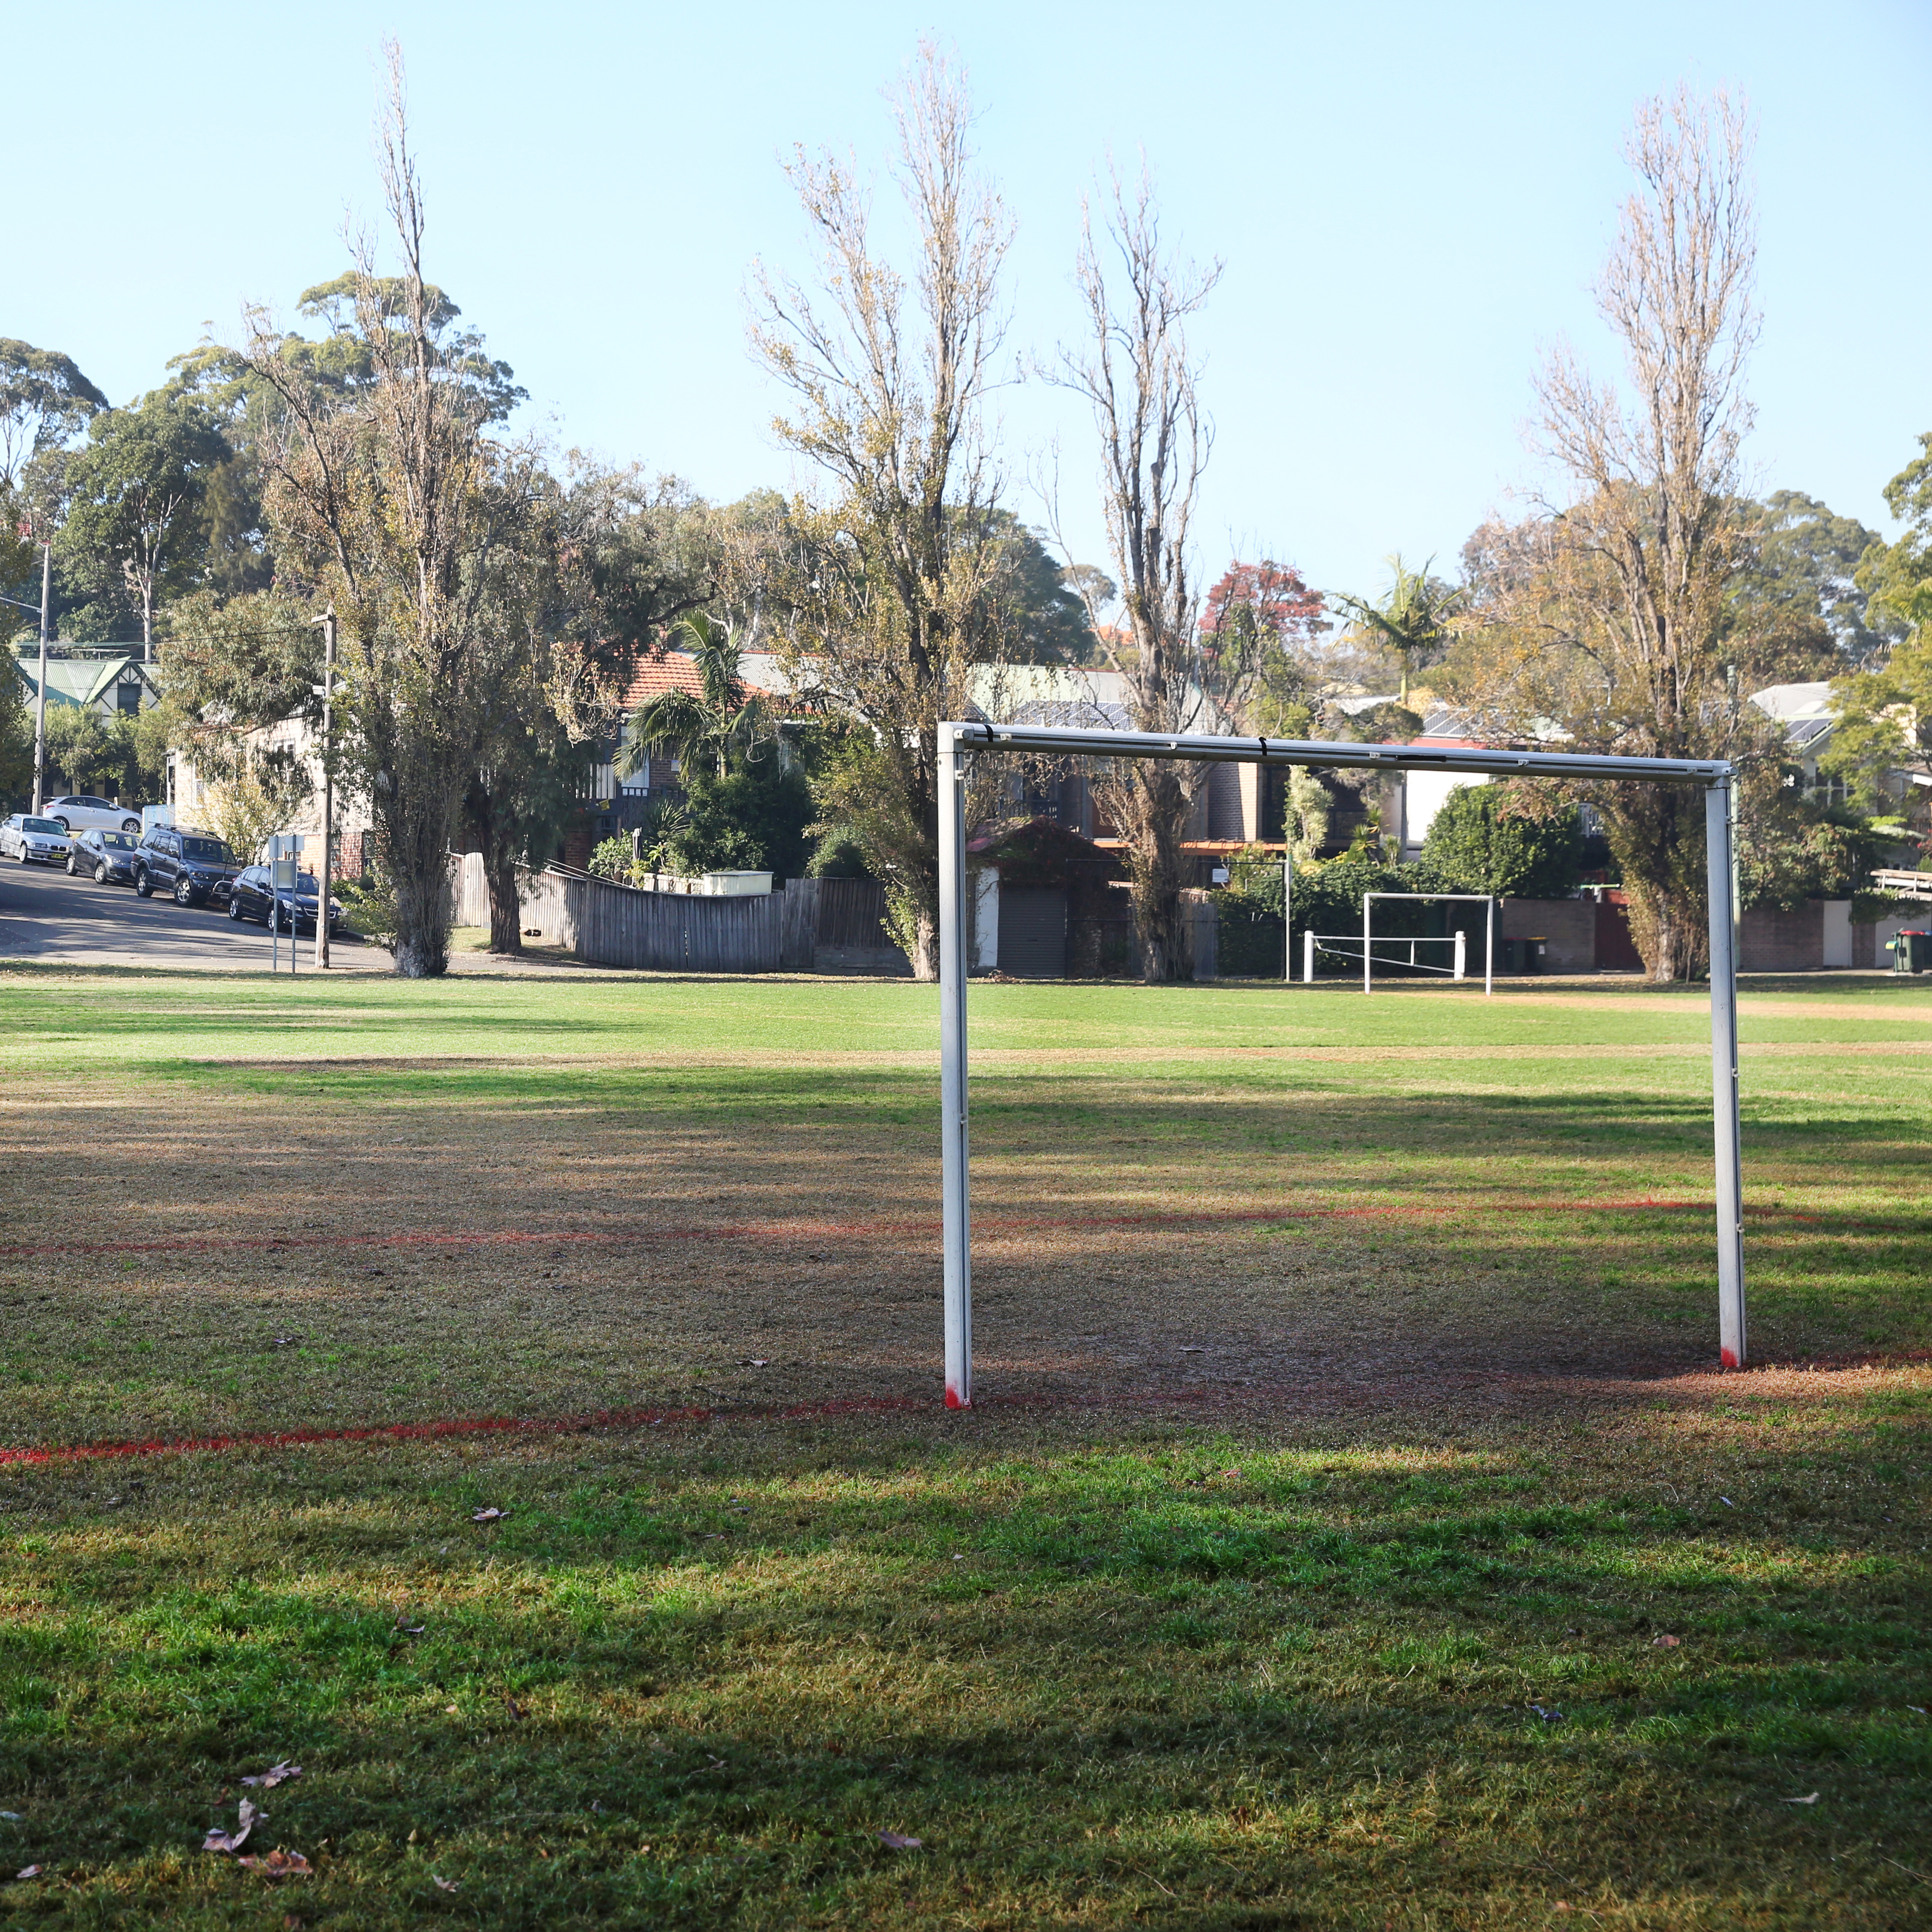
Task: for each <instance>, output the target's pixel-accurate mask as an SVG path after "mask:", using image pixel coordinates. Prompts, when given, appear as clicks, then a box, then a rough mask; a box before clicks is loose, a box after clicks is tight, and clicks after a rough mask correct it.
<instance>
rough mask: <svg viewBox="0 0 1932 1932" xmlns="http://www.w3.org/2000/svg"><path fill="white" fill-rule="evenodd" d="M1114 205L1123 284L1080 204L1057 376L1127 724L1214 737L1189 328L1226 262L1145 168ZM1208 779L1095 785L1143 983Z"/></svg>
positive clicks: (1118, 767)
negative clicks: (1080, 405) (1070, 340)
mask: <svg viewBox="0 0 1932 1932" xmlns="http://www.w3.org/2000/svg"><path fill="white" fill-rule="evenodd" d="M1109 202H1110V208H1109V214H1108V217H1107V220H1106V226H1105V232H1104V243H1105V245H1106V246H1107V247H1108V248H1110V249H1111V251H1112V254H1114V255H1115V256H1116V257H1118V264H1117V272H1118V277H1119V281H1118V284H1116V285H1110V284H1109V269H1108V265H1107V263H1106V262H1105V261H1104V260H1103V240H1102V239H1097V237H1096V236H1095V233H1094V221H1093V214H1092V210H1091V206H1090V207H1089V208H1087V209H1086V210H1085V211H1084V215H1083V220H1082V229H1081V243H1080V251H1079V256H1078V257H1077V260H1076V269H1075V275H1076V281H1077V284H1078V285H1079V290H1080V293H1081V296H1082V300H1083V302H1085V307H1086V311H1087V324H1088V333H1087V338H1086V340H1085V342H1084V343H1083V344H1082V345H1081V346H1080V347H1079V348H1078V349H1075V350H1062V351H1061V356H1060V362H1059V368H1058V374H1057V376H1056V377H1055V380H1058V381H1059V382H1060V383H1062V384H1064V386H1066V387H1067V388H1069V389H1073V390H1074V391H1076V392H1077V393H1078V394H1079V395H1082V396H1084V397H1085V398H1086V399H1087V401H1088V404H1090V406H1091V408H1092V410H1093V412H1094V427H1095V428H1096V429H1097V431H1098V432H1099V435H1100V492H1101V501H1102V504H1103V508H1104V510H1105V513H1106V526H1107V541H1108V545H1109V549H1110V550H1111V552H1112V562H1113V565H1114V568H1115V574H1117V576H1118V578H1119V580H1120V589H1119V592H1118V595H1119V596H1120V598H1121V607H1122V610H1123V613H1124V616H1125V619H1126V628H1127V633H1128V640H1129V643H1130V646H1131V650H1132V661H1130V662H1129V663H1127V664H1124V667H1123V668H1124V673H1125V676H1126V678H1127V691H1128V693H1129V703H1130V708H1131V709H1132V711H1133V724H1134V728H1135V729H1136V730H1141V731H1193V730H1213V729H1214V728H1216V727H1217V725H1218V724H1225V723H1226V721H1228V720H1229V718H1231V717H1232V715H1233V713H1234V712H1235V710H1236V709H1238V705H1239V701H1240V698H1241V694H1242V691H1243V688H1244V682H1245V681H1246V675H1247V674H1245V673H1244V671H1243V670H1242V669H1241V667H1238V666H1236V665H1235V664H1232V662H1223V661H1214V660H1210V659H1209V658H1205V657H1204V655H1203V653H1202V651H1201V649H1200V648H1199V637H1198V635H1197V625H1198V622H1199V615H1200V592H1199V589H1197V587H1196V583H1195V580H1194V576H1193V554H1192V551H1191V549H1190V526H1191V524H1192V522H1193V513H1194V505H1195V501H1196V497H1197V496H1198V494H1199V490H1200V484H1201V475H1202V469H1203V468H1204V467H1205V465H1206V463H1207V460H1208V452H1209V449H1210V448H1211V446H1212V443H1213V441H1214V434H1213V431H1212V428H1211V426H1210V425H1209V424H1208V422H1207V421H1206V419H1205V417H1204V416H1203V415H1202V410H1201V404H1200V397H1199V374H1200V370H1199V365H1198V364H1197V363H1196V362H1195V360H1194V359H1193V357H1192V356H1191V355H1190V351H1189V349H1188V346H1187V329H1186V325H1187V318H1188V317H1190V316H1191V315H1193V314H1195V312H1196V311H1197V310H1199V308H1200V307H1201V306H1202V304H1203V303H1204V302H1205V301H1206V300H1207V299H1208V296H1209V294H1210V293H1211V292H1212V291H1213V290H1214V285H1215V284H1216V283H1217V281H1220V275H1221V267H1220V263H1218V262H1217V263H1213V264H1211V266H1208V267H1207V268H1205V269H1202V268H1198V267H1196V266H1193V264H1191V263H1184V262H1181V261H1180V260H1177V259H1175V257H1173V256H1172V254H1170V253H1169V251H1167V250H1166V248H1165V247H1164V246H1163V242H1162V239H1161V233H1160V216H1159V214H1158V212H1157V210H1156V208H1155V205H1154V193H1153V189H1152V186H1151V183H1150V182H1149V181H1148V177H1147V175H1146V173H1145V170H1143V172H1142V176H1141V180H1140V183H1139V187H1138V189H1137V190H1136V193H1135V194H1134V196H1133V199H1131V200H1130V199H1129V197H1128V195H1127V190H1126V189H1125V188H1124V185H1123V184H1122V182H1121V178H1120V175H1119V174H1118V172H1117V171H1116V172H1113V173H1112V174H1111V175H1110V176H1109ZM1096 616H1097V613H1096ZM1204 783H1205V772H1204V771H1203V770H1202V769H1201V768H1199V767H1198V766H1187V765H1181V764H1171V763H1166V762H1165V761H1160V762H1154V761H1136V760H1119V761H1118V762H1116V763H1114V764H1112V766H1110V767H1109V769H1106V771H1104V772H1102V773H1101V774H1100V777H1099V780H1098V783H1097V793H1098V796H1099V799H1100V805H1101V808H1102V809H1103V811H1105V813H1106V816H1107V817H1108V819H1109V821H1110V822H1111V823H1112V824H1113V826H1115V829H1116V830H1117V831H1118V833H1119V835H1120V836H1121V840H1122V841H1123V843H1124V845H1125V847H1126V850H1127V870H1128V877H1129V878H1130V880H1131V882H1132V885H1133V902H1134V926H1135V931H1136V938H1137V939H1138V941H1139V947H1140V954H1141V972H1142V977H1143V978H1145V979H1146V980H1150V981H1151V980H1168V979H1172V978H1174V977H1175V976H1176V975H1177V974H1179V973H1180V972H1181V970H1182V968H1183V961H1184V948H1183V947H1182V945H1181V892H1182V890H1183V889H1184V887H1185V886H1187V883H1188V880H1187V865H1186V856H1185V854H1184V853H1183V852H1182V850H1181V844H1182V841H1183V840H1184V838H1185V837H1186V835H1187V822H1188V820H1189V817H1190V815H1191V814H1192V812H1193V808H1194V804H1195V801H1196V798H1197V797H1198V796H1199V793H1200V790H1201V787H1202V784H1204Z"/></svg>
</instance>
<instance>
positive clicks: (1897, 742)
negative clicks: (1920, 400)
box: [1819, 433, 1932, 811]
mask: <svg viewBox="0 0 1932 1932" xmlns="http://www.w3.org/2000/svg"><path fill="white" fill-rule="evenodd" d="M1885 507H1886V508H1888V510H1890V511H1891V514H1893V516H1894V517H1896V518H1897V520H1899V521H1900V523H1903V525H1904V526H1905V528H1904V529H1903V532H1901V533H1900V535H1899V538H1898V539H1897V541H1896V542H1895V543H1890V544H1873V546H1872V547H1871V548H1870V550H1867V552H1866V553H1865V556H1864V560H1863V562H1861V564H1860V565H1859V567H1858V586H1859V588H1860V589H1862V590H1864V592H1866V593H1867V595H1868V597H1869V598H1870V607H1869V608H1870V613H1871V615H1872V616H1873V619H1874V621H1875V622H1876V623H1878V624H1879V625H1886V624H1890V625H1895V626H1896V627H1897V631H1898V632H1899V638H1898V641H1897V643H1895V644H1894V646H1892V649H1891V653H1890V655H1888V656H1887V657H1886V658H1884V659H1883V660H1882V661H1880V662H1879V663H1877V664H1874V665H1873V666H1872V667H1871V668H1870V669H1868V670H1859V671H1854V672H1852V673H1850V674H1849V676H1845V677H1842V678H1840V679H1838V681H1837V682H1836V684H1835V686H1834V688H1833V693H1832V695H1833V699H1834V702H1835V706H1836V709H1837V711H1838V718H1839V724H1838V730H1836V732H1835V733H1833V735H1832V744H1831V747H1830V748H1829V751H1827V752H1826V754H1825V756H1824V757H1823V758H1822V759H1820V761H1819V762H1820V766H1821V768H1822V769H1824V770H1826V771H1827V772H1832V773H1834V774H1835V775H1838V776H1841V777H1842V778H1844V779H1846V781H1847V784H1848V787H1849V791H1850V793H1851V796H1852V798H1853V799H1855V801H1857V802H1859V803H1861V804H1862V805H1867V806H1874V807H1878V808H1882V809H1885V810H1888V811H1893V810H1896V809H1897V805H1898V803H1899V801H1898V800H1897V799H1896V798H1895V797H1894V796H1893V794H1892V793H1891V789H1890V787H1891V777H1890V775H1891V773H1892V772H1894V771H1897V770H1899V769H1903V768H1907V767H1910V766H1919V767H1920V768H1921V769H1924V768H1925V767H1926V766H1927V765H1928V763H1932V433H1928V434H1926V435H1924V436H1921V437H1920V438H1919V439H1918V455H1917V456H1916V457H1915V458H1913V459H1912V461H1911V462H1910V463H1907V464H1906V466H1905V467H1904V469H1901V470H1900V472H1898V474H1897V475H1896V476H1894V478H1892V479H1891V481H1890V482H1889V483H1888V484H1886V485H1885ZM1913 802H1916V801H1915V800H1914V801H1913Z"/></svg>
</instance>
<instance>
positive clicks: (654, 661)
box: [624, 651, 772, 711]
mask: <svg viewBox="0 0 1932 1932" xmlns="http://www.w3.org/2000/svg"><path fill="white" fill-rule="evenodd" d="M759 668H761V667H759V666H755V665H752V664H746V665H745V666H744V667H743V670H742V672H741V673H740V676H739V682H740V683H741V684H742V685H744V687H745V691H747V692H748V694H750V695H751V696H752V697H769V696H770V695H772V693H771V692H770V691H769V689H768V688H766V686H764V685H760V683H758V682H757V679H755V678H754V676H750V675H747V674H746V673H751V672H752V671H754V670H757V669H759ZM666 691H689V692H690V693H691V695H692V696H693V697H702V696H703V692H704V680H703V679H702V678H701V677H700V676H698V674H697V660H696V659H695V658H693V657H692V656H691V653H690V652H688V651H666V652H664V655H662V656H661V657H649V658H642V659H640V661H639V662H638V664H637V668H636V670H634V671H633V672H632V673H631V682H630V684H629V685H628V688H626V690H625V693H624V709H625V710H626V711H634V710H636V709H637V706H639V705H640V704H648V703H649V702H650V700H652V698H654V697H662V696H663V695H664V693H665V692H666Z"/></svg>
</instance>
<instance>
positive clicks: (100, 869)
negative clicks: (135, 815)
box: [67, 830, 141, 886]
mask: <svg viewBox="0 0 1932 1932" xmlns="http://www.w3.org/2000/svg"><path fill="white" fill-rule="evenodd" d="M140 849H141V841H140V840H139V838H136V836H135V835H134V834H133V832H107V831H100V830H95V831H92V832H82V833H80V835H79V836H78V837H77V838H76V839H75V840H74V849H73V850H71V852H69V853H68V855H67V870H68V877H69V878H86V879H92V880H93V881H94V883H95V884H96V885H97V886H105V885H108V884H122V885H132V884H133V881H134V854H135V853H136V852H138V851H139V850H140Z"/></svg>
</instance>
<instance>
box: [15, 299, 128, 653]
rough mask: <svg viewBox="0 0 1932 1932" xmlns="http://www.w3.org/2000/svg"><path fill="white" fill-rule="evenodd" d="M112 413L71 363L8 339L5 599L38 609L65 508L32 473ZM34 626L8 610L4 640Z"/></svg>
mask: <svg viewBox="0 0 1932 1932" xmlns="http://www.w3.org/2000/svg"><path fill="white" fill-rule="evenodd" d="M106 407H107V398H106V397H105V396H104V395H102V394H101V392H100V391H99V390H98V389H96V388H95V386H94V385H93V384H92V383H90V382H89V380H87V378H86V377H85V376H83V374H81V372H80V369H79V368H77V366H76V365H75V363H74V359H73V358H72V357H71V356H64V355H62V353H60V352H59V351H58V350H53V349H36V348H35V347H34V346H33V344H31V343H29V342H20V341H15V340H13V338H11V337H0V592H5V594H7V595H10V596H13V597H16V598H19V599H20V601H21V602H22V603H26V604H31V603H36V602H37V601H38V600H39V596H40V582H39V578H40V550H39V541H40V538H42V537H43V536H44V535H45V534H46V532H48V531H49V529H52V526H53V524H54V523H55V520H56V513H57V509H58V504H57V501H55V500H54V499H53V497H52V493H50V492H49V490H48V489H47V488H46V483H45V481H44V480H43V479H42V478H39V477H37V476H35V475H33V474H32V473H31V470H32V466H34V464H35V463H36V461H38V462H39V463H43V464H44V463H46V462H47V460H48V459H49V458H52V456H54V455H55V453H56V452H58V451H59V449H61V447H62V445H63V444H65V443H67V442H68V441H69V440H71V438H72V437H74V435H75V434H77V433H78V432H79V431H80V430H82V429H83V428H86V425H87V422H88V420H89V418H90V417H92V416H93V415H94V414H95V412H96V411H97V410H104V409H105V408H106ZM56 609H58V604H56ZM31 622H32V619H31V616H29V615H28V613H26V612H25V611H23V610H19V609H17V608H16V607H13V605H10V604H0V638H5V637H7V636H8V635H10V634H11V633H13V631H16V630H19V629H23V628H26V626H27V625H28V624H30V623H31Z"/></svg>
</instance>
